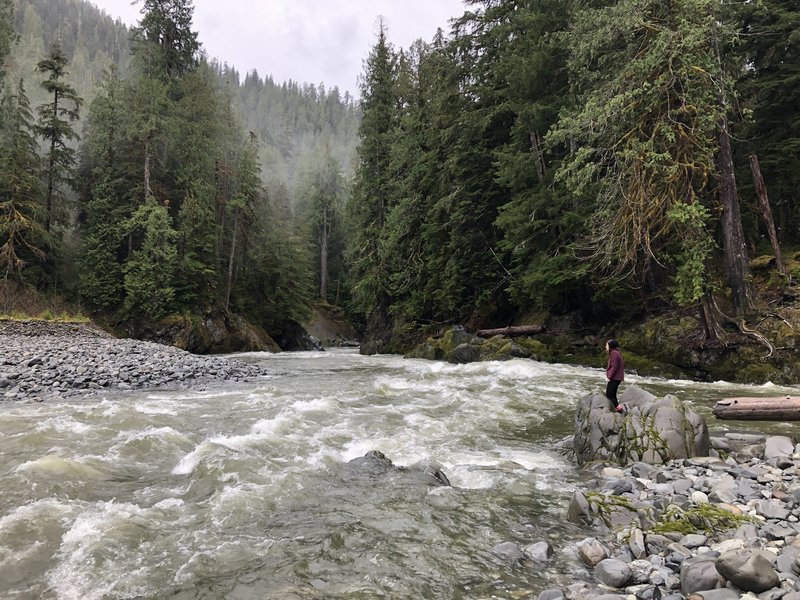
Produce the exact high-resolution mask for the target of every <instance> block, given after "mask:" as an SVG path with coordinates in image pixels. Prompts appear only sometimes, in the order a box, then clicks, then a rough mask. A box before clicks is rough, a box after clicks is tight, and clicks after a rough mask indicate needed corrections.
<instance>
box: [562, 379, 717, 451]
mask: <svg viewBox="0 0 800 600" xmlns="http://www.w3.org/2000/svg"><path fill="white" fill-rule="evenodd" d="M620 401H621V402H622V403H623V404H624V405H625V406H626V407H627V409H628V410H627V412H626V413H625V415H624V416H623V415H621V414H620V413H617V412H615V411H613V410H612V407H611V402H610V401H609V400H608V399H607V398H606V397H605V395H604V394H602V393H599V392H596V393H594V394H591V395H588V396H584V397H583V398H581V400H580V402H579V403H578V408H577V411H576V414H575V441H574V450H575V458H576V460H577V461H578V464H581V465H582V464H584V463H587V462H591V461H594V460H599V461H603V462H615V463H618V464H621V465H625V464H628V463H632V462H645V463H650V464H664V463H667V462H668V461H670V460H672V459H675V458H689V457H691V456H708V451H709V447H710V442H709V436H708V426H707V425H706V422H705V420H704V419H703V418H702V417H701V416H700V415H698V414H697V413H696V412H695V411H694V410H692V409H691V408H690V407H689V406H687V405H686V404H684V403H683V402H681V401H680V400H679V399H678V398H676V397H675V396H671V395H667V396H664V397H663V398H657V397H655V396H654V395H653V394H650V393H649V392H646V391H645V390H643V389H641V388H639V387H637V386H635V385H630V386H628V387H627V388H626V389H625V392H624V393H623V394H622V396H621V397H620Z"/></svg>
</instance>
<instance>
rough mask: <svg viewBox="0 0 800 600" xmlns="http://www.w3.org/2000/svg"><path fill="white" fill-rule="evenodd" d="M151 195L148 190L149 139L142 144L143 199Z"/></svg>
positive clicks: (145, 199)
mask: <svg viewBox="0 0 800 600" xmlns="http://www.w3.org/2000/svg"><path fill="white" fill-rule="evenodd" d="M152 195H153V192H152V191H151V190H150V141H149V140H148V141H147V142H145V144H144V201H145V202H147V199H148V198H149V197H150V196H152Z"/></svg>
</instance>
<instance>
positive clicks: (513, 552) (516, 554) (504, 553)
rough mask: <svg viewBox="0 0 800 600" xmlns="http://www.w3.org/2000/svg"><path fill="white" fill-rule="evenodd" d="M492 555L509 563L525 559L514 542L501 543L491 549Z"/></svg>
mask: <svg viewBox="0 0 800 600" xmlns="http://www.w3.org/2000/svg"><path fill="white" fill-rule="evenodd" d="M492 554H495V555H497V556H499V557H501V558H504V559H506V560H510V561H518V560H521V559H523V558H525V553H524V552H523V551H522V550H521V549H520V547H519V546H517V545H516V544H515V543H514V542H503V543H501V544H497V545H496V546H494V547H493V548H492Z"/></svg>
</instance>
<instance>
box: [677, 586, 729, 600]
mask: <svg viewBox="0 0 800 600" xmlns="http://www.w3.org/2000/svg"><path fill="white" fill-rule="evenodd" d="M689 598H691V599H698V600H739V592H737V591H736V590H732V589H730V588H719V589H715V590H702V591H699V592H695V593H693V594H691V595H690V596H689Z"/></svg>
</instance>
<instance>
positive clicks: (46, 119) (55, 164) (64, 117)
mask: <svg viewBox="0 0 800 600" xmlns="http://www.w3.org/2000/svg"><path fill="white" fill-rule="evenodd" d="M36 69H37V70H38V71H39V72H41V73H44V74H45V75H47V79H45V80H44V81H42V87H43V88H44V89H45V91H46V92H47V93H48V94H49V95H50V96H51V98H52V99H51V100H49V101H48V102H47V103H46V104H42V105H41V106H39V108H38V113H39V119H38V122H37V126H36V132H37V134H38V135H39V136H40V137H41V138H42V139H43V140H44V142H45V144H46V145H47V154H46V156H45V181H46V188H47V189H46V191H45V223H44V228H45V231H47V232H48V233H50V228H51V226H52V224H53V223H54V222H57V221H59V220H61V218H62V213H63V211H64V208H65V207H64V201H65V196H64V193H65V190H64V185H65V184H67V185H69V184H71V182H72V180H73V177H74V171H75V164H76V160H75V149H74V148H73V147H72V146H71V145H70V144H71V143H72V142H75V141H77V140H78V134H77V133H76V132H75V129H74V126H73V123H74V122H75V121H76V120H78V118H79V113H80V108H81V105H82V104H83V100H82V99H81V98H80V97H79V96H78V94H77V92H76V91H75V88H74V87H72V86H71V85H70V84H69V83H67V82H66V81H65V78H66V76H67V75H68V74H69V73H68V71H67V57H66V55H65V53H64V49H63V48H62V46H61V42H60V41H56V42H55V43H54V44H53V45H52V47H51V48H50V51H49V53H48V55H47V57H46V58H45V59H43V60H41V61H39V63H38V64H37V65H36Z"/></svg>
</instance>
